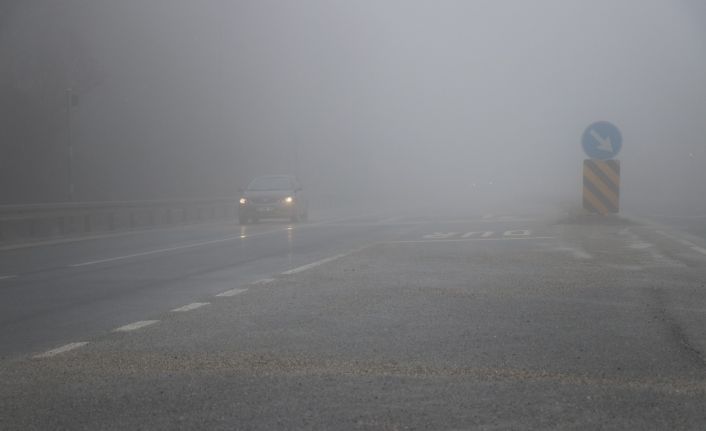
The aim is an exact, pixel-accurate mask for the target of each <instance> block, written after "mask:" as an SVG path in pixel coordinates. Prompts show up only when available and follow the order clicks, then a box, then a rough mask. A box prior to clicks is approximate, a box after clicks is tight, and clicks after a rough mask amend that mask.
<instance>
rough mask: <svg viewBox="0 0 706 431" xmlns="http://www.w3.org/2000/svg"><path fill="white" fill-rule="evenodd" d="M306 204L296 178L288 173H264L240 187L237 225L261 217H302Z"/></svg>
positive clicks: (304, 214)
mask: <svg viewBox="0 0 706 431" xmlns="http://www.w3.org/2000/svg"><path fill="white" fill-rule="evenodd" d="M308 217H309V205H308V202H307V200H306V198H305V197H304V193H303V188H302V186H301V183H300V182H299V180H298V179H297V178H295V177H293V176H290V175H266V176H261V177H256V178H254V179H253V180H252V181H251V182H250V184H249V185H248V186H247V188H245V190H242V194H241V196H240V201H239V205H238V221H239V222H240V224H247V223H249V222H251V221H252V222H254V223H256V222H257V221H259V220H260V219H264V218H288V219H290V220H291V221H292V222H298V221H302V220H306V219H307V218H308Z"/></svg>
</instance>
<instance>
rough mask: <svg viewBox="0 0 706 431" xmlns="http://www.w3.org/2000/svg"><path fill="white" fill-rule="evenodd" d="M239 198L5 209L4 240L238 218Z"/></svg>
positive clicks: (0, 222)
mask: <svg viewBox="0 0 706 431" xmlns="http://www.w3.org/2000/svg"><path fill="white" fill-rule="evenodd" d="M237 211H238V208H237V199H236V198H234V197H233V198H209V199H170V200H155V201H132V202H77V203H57V204H35V205H0V242H3V243H7V242H23V241H27V240H36V239H45V238H56V237H67V236H75V235H86V234H94V233H103V232H114V231H121V230H129V229H139V228H150V227H158V226H169V225H178V224H185V223H199V222H207V221H215V220H226V219H234V218H237Z"/></svg>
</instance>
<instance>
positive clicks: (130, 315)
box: [0, 211, 706, 430]
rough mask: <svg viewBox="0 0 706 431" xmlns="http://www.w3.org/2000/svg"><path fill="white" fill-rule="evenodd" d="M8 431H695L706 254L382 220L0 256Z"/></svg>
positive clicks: (170, 234)
mask: <svg viewBox="0 0 706 431" xmlns="http://www.w3.org/2000/svg"><path fill="white" fill-rule="evenodd" d="M0 262H1V263H0V276H5V277H7V278H4V279H2V280H0V313H1V314H0V316H1V317H0V319H1V320H0V349H2V350H1V351H0V354H1V355H2V356H3V359H2V361H1V362H0V379H1V380H2V382H3V384H2V385H1V386H0V429H3V430H4V429H18V430H19V429H22V430H28V429H29V430H31V429H37V430H44V429H86V430H99V429H108V430H110V429H130V430H135V429H209V430H211V429H388V430H401V429H448V430H461V429H486V430H490V429H557V430H565V429H704V428H705V427H706V409H704V405H706V359H705V357H704V352H706V332H704V330H703V329H704V328H706V286H705V284H706V241H704V239H702V238H700V237H698V236H692V235H690V234H688V233H686V232H684V231H681V230H678V229H671V228H670V227H665V226H663V225H657V224H651V223H646V222H643V221H633V220H627V219H621V218H599V217H569V216H567V215H566V214H562V213H560V212H548V213H547V212H543V213H537V212H522V211H518V212H499V213H490V212H480V211H479V212H475V213H474V212H459V213H452V214H442V213H438V212H437V213H431V212H430V213H417V214H414V215H410V214H405V213H396V214H392V213H386V214H384V215H369V216H354V217H349V218H338V219H334V218H329V219H319V220H317V221H313V222H311V223H307V224H302V225H288V224H282V223H278V222H272V223H263V224H258V225H254V226H247V227H244V228H241V227H239V226H237V225H235V224H221V225H209V226H191V227H188V228H180V229H172V230H161V231H152V232H143V233H139V234H126V235H120V236H115V237H109V238H101V239H94V240H86V241H78V242H70V243H59V244H53V245H45V246H41V247H31V248H21V249H13V250H3V251H0Z"/></svg>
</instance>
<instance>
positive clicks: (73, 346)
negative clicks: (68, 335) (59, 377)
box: [33, 341, 88, 359]
mask: <svg viewBox="0 0 706 431" xmlns="http://www.w3.org/2000/svg"><path fill="white" fill-rule="evenodd" d="M86 344H88V341H81V342H78V343H69V344H66V345H63V346H61V347H57V348H56V349H52V350H47V351H46V352H44V353H40V354H38V355H34V356H33V358H36V359H41V358H51V357H52V356H56V355H59V354H61V353H65V352H68V351H70V350H74V349H78V348H79V347H83V346H85V345H86Z"/></svg>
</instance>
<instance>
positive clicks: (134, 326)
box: [113, 320, 159, 332]
mask: <svg viewBox="0 0 706 431" xmlns="http://www.w3.org/2000/svg"><path fill="white" fill-rule="evenodd" d="M157 322H159V320H140V321H138V322H133V323H130V324H129V325H125V326H121V327H119V328H116V329H113V332H129V331H134V330H136V329H140V328H144V327H145V326H150V325H153V324H155V323H157Z"/></svg>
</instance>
